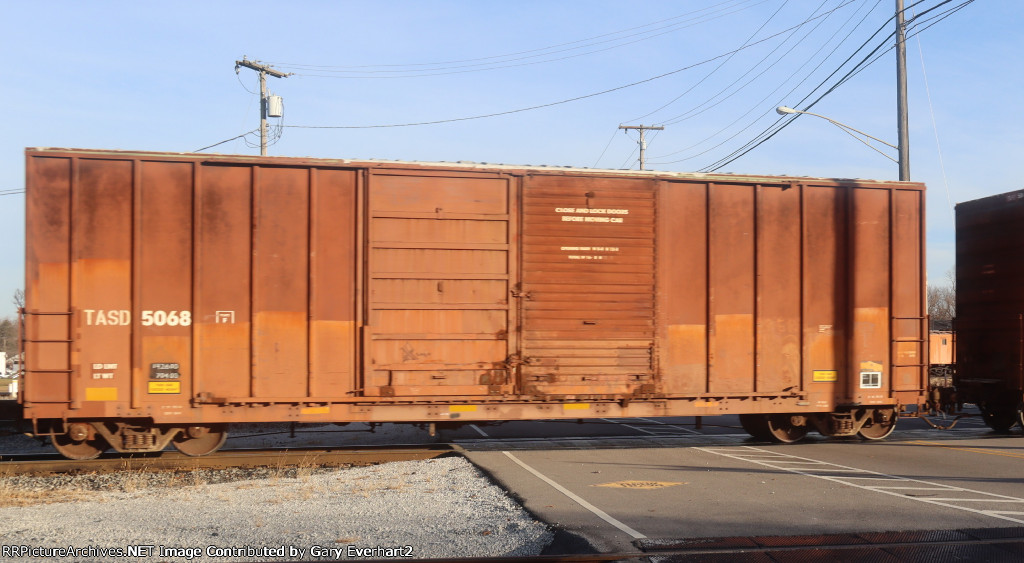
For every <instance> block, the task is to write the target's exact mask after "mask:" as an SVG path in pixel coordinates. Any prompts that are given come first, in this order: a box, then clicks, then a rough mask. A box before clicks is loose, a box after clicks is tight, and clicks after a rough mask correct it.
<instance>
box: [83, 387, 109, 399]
mask: <svg viewBox="0 0 1024 563" xmlns="http://www.w3.org/2000/svg"><path fill="white" fill-rule="evenodd" d="M85 400H86V401H116V400H117V387H86V388H85Z"/></svg>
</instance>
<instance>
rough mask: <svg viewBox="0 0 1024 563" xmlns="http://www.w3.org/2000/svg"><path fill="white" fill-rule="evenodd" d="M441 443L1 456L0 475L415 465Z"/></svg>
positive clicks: (444, 450)
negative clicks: (195, 454) (193, 452)
mask: <svg viewBox="0 0 1024 563" xmlns="http://www.w3.org/2000/svg"><path fill="white" fill-rule="evenodd" d="M454 452H455V449H454V448H452V447H451V446H449V445H445V444H429V445H416V446H393V445H389V446H354V447H314V448H276V449H275V448H260V449H236V450H221V451H218V452H215V453H212V454H210V455H206V456H200V457H190V456H187V455H184V454H182V453H180V452H176V451H163V452H156V453H146V454H129V455H124V454H116V453H112V454H105V455H103V456H100V457H99V458H97V459H90V460H84V461H76V460H70V459H65V458H63V457H62V456H61V455H60V454H56V453H54V454H50V453H46V454H0V477H2V476H8V475H35V474H43V473H71V472H114V471H158V470H180V469H225V468H233V467H289V466H316V467H344V466H348V465H354V464H360V465H372V464H377V463H386V462H390V461H415V460H422V459H432V458H436V457H440V456H443V455H449V454H453V453H454Z"/></svg>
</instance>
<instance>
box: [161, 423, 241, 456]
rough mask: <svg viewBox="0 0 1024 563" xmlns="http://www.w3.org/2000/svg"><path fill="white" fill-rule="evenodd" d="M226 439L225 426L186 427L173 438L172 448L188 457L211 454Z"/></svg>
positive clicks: (226, 428)
mask: <svg viewBox="0 0 1024 563" xmlns="http://www.w3.org/2000/svg"><path fill="white" fill-rule="evenodd" d="M227 439H228V425H227V424H211V425H209V426H186V427H185V428H182V429H181V432H180V433H179V434H178V435H177V436H175V437H174V441H173V442H172V443H173V444H174V448H175V449H176V450H178V451H179V452H181V453H183V454H185V455H189V456H194V457H195V456H201V455H206V454H212V453H213V452H215V451H217V450H219V449H220V447H221V446H223V445H224V441H225V440H227Z"/></svg>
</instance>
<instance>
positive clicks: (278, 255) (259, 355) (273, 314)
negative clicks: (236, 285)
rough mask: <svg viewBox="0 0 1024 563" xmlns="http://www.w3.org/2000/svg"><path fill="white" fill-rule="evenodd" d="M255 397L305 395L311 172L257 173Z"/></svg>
mask: <svg viewBox="0 0 1024 563" xmlns="http://www.w3.org/2000/svg"><path fill="white" fill-rule="evenodd" d="M255 172H256V173H255V178H256V185H255V190H254V193H253V205H254V207H255V209H254V210H253V221H254V223H255V224H254V225H253V248H252V256H253V264H252V308H253V317H252V356H253V357H252V396H253V397H282V398H285V397H305V396H306V391H307V386H306V378H307V374H308V369H309V363H308V358H307V349H308V345H309V343H308V334H309V332H308V331H309V327H308V320H309V319H308V311H309V170H308V169H306V168H269V167H260V168H256V169H255Z"/></svg>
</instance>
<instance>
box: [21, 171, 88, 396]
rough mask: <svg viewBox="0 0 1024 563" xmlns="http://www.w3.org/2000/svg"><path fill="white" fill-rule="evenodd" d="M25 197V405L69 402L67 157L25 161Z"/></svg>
mask: <svg viewBox="0 0 1024 563" xmlns="http://www.w3.org/2000/svg"><path fill="white" fill-rule="evenodd" d="M25 171H26V176H27V182H28V184H29V185H30V186H31V189H29V190H27V193H26V199H25V243H26V246H25V282H26V284H25V312H26V319H25V329H26V334H24V335H23V336H24V338H25V339H26V343H25V369H26V377H25V380H24V387H23V388H22V392H21V397H22V400H23V401H24V402H25V403H26V404H33V403H67V402H68V401H69V400H70V399H71V395H70V383H71V381H70V377H71V341H72V338H73V337H74V336H75V332H76V331H74V330H73V328H72V316H71V286H70V284H71V263H70V257H71V177H72V161H71V159H69V158H55V157H49V158H35V157H27V158H26V162H25Z"/></svg>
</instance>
